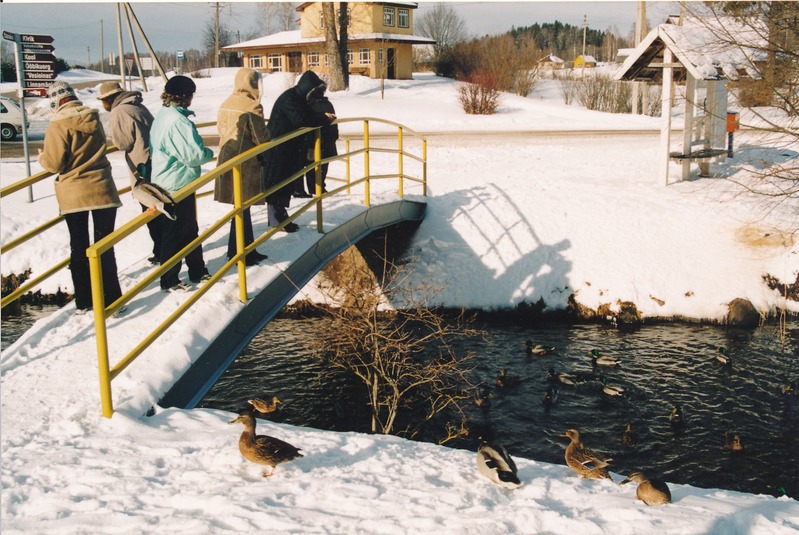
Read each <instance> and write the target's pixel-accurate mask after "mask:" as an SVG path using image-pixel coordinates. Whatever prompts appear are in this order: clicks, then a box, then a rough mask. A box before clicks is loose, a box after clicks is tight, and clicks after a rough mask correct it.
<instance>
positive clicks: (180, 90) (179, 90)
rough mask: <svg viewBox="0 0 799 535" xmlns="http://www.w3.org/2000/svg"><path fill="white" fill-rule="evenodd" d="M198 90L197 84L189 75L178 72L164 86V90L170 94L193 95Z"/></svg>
mask: <svg viewBox="0 0 799 535" xmlns="http://www.w3.org/2000/svg"><path fill="white" fill-rule="evenodd" d="M196 90H197V86H196V85H194V82H193V81H192V79H191V78H189V77H188V76H183V75H181V74H178V75H177V76H173V77H172V78H170V79H169V80H167V82H166V85H165V86H164V92H165V93H169V94H170V95H186V96H188V95H193V94H194V92H195V91H196Z"/></svg>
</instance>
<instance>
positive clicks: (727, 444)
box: [721, 431, 744, 453]
mask: <svg viewBox="0 0 799 535" xmlns="http://www.w3.org/2000/svg"><path fill="white" fill-rule="evenodd" d="M730 435H731V433H730V432H729V431H727V432H726V433H724V445H723V446H722V447H721V449H723V450H730V451H732V452H733V453H738V452H741V451H743V449H744V446H743V444H741V435H739V434H738V433H735V434H733V435H732V438H730Z"/></svg>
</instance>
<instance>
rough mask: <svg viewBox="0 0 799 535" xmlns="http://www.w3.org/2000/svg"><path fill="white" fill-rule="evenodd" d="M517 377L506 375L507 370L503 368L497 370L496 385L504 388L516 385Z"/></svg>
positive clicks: (517, 382)
mask: <svg viewBox="0 0 799 535" xmlns="http://www.w3.org/2000/svg"><path fill="white" fill-rule="evenodd" d="M519 381H520V379H519V377H518V376H516V375H508V371H507V370H506V369H505V368H502V369H501V370H499V375H497V387H499V388H505V387H510V386H516V385H518V384H519Z"/></svg>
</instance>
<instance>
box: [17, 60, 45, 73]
mask: <svg viewBox="0 0 799 535" xmlns="http://www.w3.org/2000/svg"><path fill="white" fill-rule="evenodd" d="M22 68H23V69H24V70H25V72H30V71H48V72H50V71H52V70H53V62H52V61H23V62H22Z"/></svg>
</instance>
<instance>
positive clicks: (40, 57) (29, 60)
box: [3, 31, 55, 202]
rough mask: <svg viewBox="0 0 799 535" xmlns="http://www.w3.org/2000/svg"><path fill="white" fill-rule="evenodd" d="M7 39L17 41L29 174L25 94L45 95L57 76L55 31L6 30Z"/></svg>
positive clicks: (23, 132) (30, 188) (30, 193)
mask: <svg viewBox="0 0 799 535" xmlns="http://www.w3.org/2000/svg"><path fill="white" fill-rule="evenodd" d="M3 39H5V40H7V41H13V42H14V48H15V50H16V54H15V57H16V66H17V87H18V89H17V96H18V97H19V99H20V106H19V107H20V109H21V110H22V142H23V144H24V149H25V164H26V170H27V173H28V176H30V174H31V161H30V154H29V153H28V117H27V112H26V111H25V97H45V96H47V89H48V88H49V87H50V86H51V85H53V81H54V80H55V69H54V68H53V63H54V62H55V56H54V55H53V54H52V53H53V52H54V51H55V47H54V46H53V45H52V42H53V36H52V35H42V34H32V33H31V34H26V33H23V34H19V33H12V32H7V31H3ZM28 202H33V187H28Z"/></svg>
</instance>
